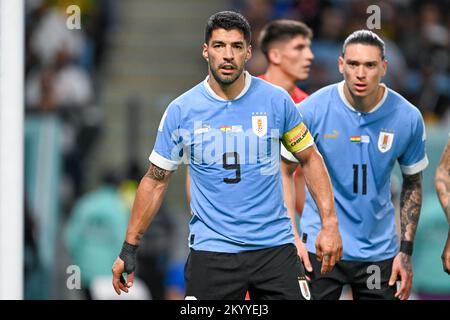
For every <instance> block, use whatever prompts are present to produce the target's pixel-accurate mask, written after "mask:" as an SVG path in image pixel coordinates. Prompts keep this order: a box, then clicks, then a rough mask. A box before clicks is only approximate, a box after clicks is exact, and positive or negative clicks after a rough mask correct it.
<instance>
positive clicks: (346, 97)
mask: <svg viewBox="0 0 450 320" xmlns="http://www.w3.org/2000/svg"><path fill="white" fill-rule="evenodd" d="M339 70H340V72H341V73H342V74H343V76H344V81H342V82H340V83H336V84H333V85H330V86H327V87H325V88H322V89H321V90H319V91H317V92H316V93H314V94H313V95H311V96H310V97H309V98H308V99H306V100H305V101H303V102H302V103H300V104H299V105H298V108H299V110H300V112H301V113H302V115H303V120H304V122H305V124H306V125H307V127H308V128H309V129H310V132H311V134H312V136H313V137H314V140H315V143H316V145H317V148H318V149H319V151H320V152H321V154H322V156H323V157H324V160H325V163H326V165H327V168H328V170H329V173H330V176H331V180H332V185H333V191H334V196H335V205H336V213H337V216H338V220H339V229H340V232H341V234H342V240H343V247H344V255H343V258H342V260H341V261H340V262H339V263H337V264H336V266H335V268H334V269H333V271H332V272H330V273H328V274H325V275H321V274H320V273H319V272H318V269H319V268H320V263H319V262H317V260H316V257H315V255H316V253H315V248H314V240H315V239H316V236H317V234H318V231H319V230H320V220H319V219H317V218H316V215H317V210H318V209H317V206H316V204H315V203H314V199H312V198H311V193H308V194H307V196H306V203H305V208H304V210H303V216H302V218H301V223H300V225H301V232H302V239H303V241H304V242H305V243H306V249H307V250H308V252H309V259H308V255H306V256H304V257H302V258H303V260H304V261H305V260H307V261H310V262H311V263H312V265H313V273H312V275H311V283H310V285H311V291H312V294H313V297H314V298H317V299H338V298H339V297H340V295H341V291H342V286H343V285H345V284H349V285H351V287H352V291H353V297H354V298H355V299H396V298H399V299H402V300H405V299H408V297H409V294H410V291H411V284H412V268H411V255H412V249H413V241H414V236H415V231H416V228H417V223H418V220H419V214H420V208H421V204H422V185H421V171H422V170H424V169H425V168H426V166H427V165H428V159H427V156H426V154H425V128H424V123H423V119H422V116H421V114H420V112H419V110H418V109H417V108H416V107H414V106H413V105H412V104H411V103H409V102H408V101H407V100H406V99H404V98H403V97H402V96H401V95H399V94H398V93H397V92H394V91H393V90H390V89H389V88H387V87H386V86H385V85H384V84H382V83H380V81H381V78H382V77H383V76H384V75H385V74H386V70H387V61H386V60H385V46H384V42H383V41H382V40H381V39H380V38H379V37H378V36H377V35H376V34H375V33H373V32H371V31H367V30H360V31H356V32H354V33H353V34H351V35H350V36H349V37H348V38H347V39H346V40H345V42H344V45H343V51H342V56H341V57H339ZM284 153H285V151H282V154H284ZM286 157H287V158H293V157H292V156H291V155H290V154H289V153H286ZM293 160H295V159H293ZM397 161H398V162H399V164H400V167H401V170H402V172H403V185H402V191H401V204H400V207H401V208H400V209H401V214H400V223H401V228H400V229H401V241H400V246H399V242H398V239H397V234H396V227H395V210H394V206H393V204H392V201H391V193H390V175H391V171H392V169H393V167H394V164H395V162H397ZM398 277H399V278H400V280H401V282H400V284H401V285H400V287H399V289H398V290H397V289H396V287H395V284H396V280H397V278H398Z"/></svg>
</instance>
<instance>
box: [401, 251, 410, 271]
mask: <svg viewBox="0 0 450 320" xmlns="http://www.w3.org/2000/svg"><path fill="white" fill-rule="evenodd" d="M400 263H401V265H402V267H403V269H404V270H405V271H406V272H412V266H411V257H410V256H408V255H407V254H401V256H400Z"/></svg>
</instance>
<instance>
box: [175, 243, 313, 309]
mask: <svg viewBox="0 0 450 320" xmlns="http://www.w3.org/2000/svg"><path fill="white" fill-rule="evenodd" d="M184 278H185V282H186V297H188V298H190V299H193V297H195V299H198V300H224V299H226V300H230V299H232V300H243V299H244V298H245V295H246V292H247V291H248V292H249V294H250V299H251V300H264V299H279V300H304V299H305V297H304V296H306V297H307V298H308V295H309V288H308V284H307V283H306V280H305V271H304V268H303V265H302V264H301V262H300V259H299V258H298V256H297V250H296V248H295V246H294V245H293V244H286V245H282V246H277V247H272V248H267V249H262V250H254V251H244V252H240V253H218V252H210V251H195V250H192V249H191V252H190V253H189V257H188V260H187V262H186V266H185V270H184ZM302 292H303V294H302ZM309 296H310V295H309Z"/></svg>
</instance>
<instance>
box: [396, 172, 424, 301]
mask: <svg viewBox="0 0 450 320" xmlns="http://www.w3.org/2000/svg"><path fill="white" fill-rule="evenodd" d="M421 206H422V173H421V172H419V173H416V174H412V175H405V174H404V175H403V185H402V192H401V195H400V225H401V227H400V229H401V240H402V242H405V241H406V244H409V245H410V246H411V250H412V243H413V241H414V236H415V234H416V229H417V224H418V222H419V216H420V208H421ZM403 251H404V250H402V249H400V252H399V253H398V254H397V256H396V257H395V259H394V262H393V265H392V273H391V278H390V280H389V285H391V286H392V285H394V284H395V281H396V280H397V277H398V276H400V279H401V286H400V289H399V290H398V291H397V292H396V294H395V297H397V298H399V299H401V300H407V299H408V298H409V295H410V293H411V287H412V276H413V272H412V266H411V255H410V254H408V253H406V252H403ZM405 251H408V250H405Z"/></svg>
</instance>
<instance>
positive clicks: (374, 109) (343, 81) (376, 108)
mask: <svg viewBox="0 0 450 320" xmlns="http://www.w3.org/2000/svg"><path fill="white" fill-rule="evenodd" d="M344 85H345V80H342V81H341V82H339V83H338V92H339V96H340V97H341V100H342V102H344V104H345V105H346V106H347V107H348V108H349V109H350V110H352V111H353V112H360V111H358V110H356V109H355V108H353V106H352V105H351V104H350V102H349V101H348V100H347V98H346V97H345V94H344ZM380 86H382V87H384V94H383V98H381V100H380V102H378V103H377V104H376V106H375V107H373V109H372V110H370V111H369V112H367V113H372V112H375V111H377V110H378V109H380V107H381V106H382V105H383V103H384V101H385V100H386V98H387V95H388V88H387V87H386V85H385V84H384V83H380Z"/></svg>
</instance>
